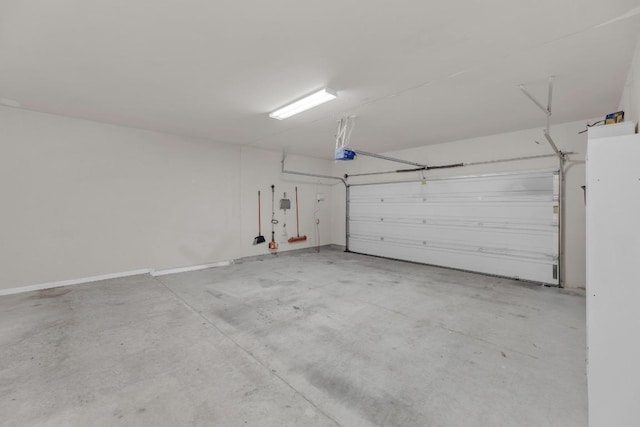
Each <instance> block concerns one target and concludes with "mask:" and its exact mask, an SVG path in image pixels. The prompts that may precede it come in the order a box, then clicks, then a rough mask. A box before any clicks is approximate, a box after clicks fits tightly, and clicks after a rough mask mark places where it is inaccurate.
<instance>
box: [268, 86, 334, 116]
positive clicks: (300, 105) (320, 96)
mask: <svg viewBox="0 0 640 427" xmlns="http://www.w3.org/2000/svg"><path fill="white" fill-rule="evenodd" d="M337 97H338V93H337V92H336V91H335V90H331V89H329V88H324V89H320V90H319V91H317V92H314V93H312V94H311V95H307V96H305V97H304V98H301V99H299V100H297V101H294V102H292V103H290V104H287V105H285V106H284V107H282V108H279V109H277V110H276V111H274V112H272V113H269V117H271V118H273V119H277V120H282V119H286V118H287V117H291V116H293V115H295V114H298V113H302V112H303V111H307V110H309V109H311V108H313V107H317V106H318V105H320V104H324V103H325V102H328V101H332V100H334V99H336V98H337Z"/></svg>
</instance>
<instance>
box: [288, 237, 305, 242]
mask: <svg viewBox="0 0 640 427" xmlns="http://www.w3.org/2000/svg"><path fill="white" fill-rule="evenodd" d="M305 240H307V236H296V237H292V238H290V239H289V243H295V242H304V241H305Z"/></svg>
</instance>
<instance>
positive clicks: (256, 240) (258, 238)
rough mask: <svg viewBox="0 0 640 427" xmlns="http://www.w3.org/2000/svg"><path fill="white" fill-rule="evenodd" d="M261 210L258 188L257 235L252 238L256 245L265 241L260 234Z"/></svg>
mask: <svg viewBox="0 0 640 427" xmlns="http://www.w3.org/2000/svg"><path fill="white" fill-rule="evenodd" d="M260 214H261V212H260V190H258V235H257V236H256V238H255V239H253V244H254V245H258V244H260V243H264V242H265V238H264V236H263V235H262V220H261V219H260V218H261V215H260Z"/></svg>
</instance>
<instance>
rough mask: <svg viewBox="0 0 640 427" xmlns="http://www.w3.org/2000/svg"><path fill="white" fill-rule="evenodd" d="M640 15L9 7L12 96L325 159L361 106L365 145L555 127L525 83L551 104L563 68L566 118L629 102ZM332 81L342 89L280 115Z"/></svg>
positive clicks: (392, 7) (368, 7) (0, 88)
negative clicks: (549, 95)
mask: <svg viewBox="0 0 640 427" xmlns="http://www.w3.org/2000/svg"><path fill="white" fill-rule="evenodd" d="M638 12H640V0H607V1H602V0H597V1H596V0H538V1H524V0H520V1H517V0H516V1H514V0H485V1H479V0H476V1H470V0H465V1H461V0H449V1H446V2H445V1H424V0H423V1H420V0H415V1H409V0H396V1H388V0H352V1H349V0H323V1H300V0H270V1H264V2H263V1H238V0H214V1H210V0H209V1H205V0H182V1H176V0H173V1H172V0H165V1H155V0H154V1H152V0H136V1H131V0H126V1H125V0H102V1H100V0H96V1H86V0H57V1H51V0H31V1H25V0H0V98H5V99H6V101H5V104H10V103H11V102H13V101H15V102H17V103H19V104H20V105H21V106H22V108H26V109H31V110H37V111H45V112H50V113H55V114H61V115H65V116H73V117H80V118H86V119H90V120H96V121H101V122H107V123H114V124H120V125H125V126H132V127H138V128H144V129H153V130H159V131H163V132H169V133H174V134H179V135H189V136H195V137H202V138H207V139H210V140H212V141H218V142H225V143H232V144H246V145H252V146H256V147H262V148H267V149H276V150H282V149H287V150H288V151H290V152H294V153H299V154H306V155H312V156H316V157H324V158H331V157H332V154H333V146H334V134H335V131H336V120H337V119H338V118H339V117H341V116H344V115H351V114H354V115H357V116H358V119H357V125H356V129H355V131H354V133H353V136H352V144H351V145H352V146H353V147H354V148H360V149H363V150H368V151H374V152H382V151H389V150H395V149H400V148H409V147H415V146H419V145H425V144H433V143H439V142H446V141H451V140H456V139H461V138H467V137H471V136H475V135H489V134H495V133H500V132H507V131H512V130H518V129H524V128H531V127H536V126H541V127H542V126H543V125H544V115H543V113H542V112H541V111H540V110H538V109H537V107H536V106H535V105H534V104H533V103H531V101H529V100H528V99H526V98H525V97H524V95H523V94H522V93H521V92H520V90H519V89H518V84H520V83H525V84H526V85H527V86H528V87H529V88H530V90H531V91H532V92H533V93H534V95H535V96H537V97H539V98H540V100H541V101H543V102H546V90H547V86H546V85H547V78H548V76H549V75H552V74H553V75H555V76H557V77H556V80H555V90H554V98H553V110H554V114H553V119H552V123H561V122H567V121H573V120H580V119H585V118H590V117H596V116H602V115H604V114H606V113H608V112H611V111H614V110H615V109H616V108H617V107H618V103H619V101H620V96H621V93H622V88H623V85H624V81H625V78H626V73H627V70H628V68H629V64H630V61H631V55H632V52H633V47H634V45H635V42H636V41H637V40H638V35H639V34H640V14H638ZM626 15H629V16H626ZM625 16H626V17H625ZM619 17H623V19H617V20H616V18H619ZM612 20H613V22H610V23H607V22H608V21H612ZM601 24H605V25H601ZM324 86H328V87H330V88H332V89H335V90H337V91H338V92H339V98H338V99H337V100H336V101H332V102H330V103H328V104H325V105H323V106H321V107H318V108H316V109H314V110H311V111H308V112H306V113H303V114H301V115H299V116H295V117H293V118H290V119H287V120H283V121H277V120H273V119H271V118H269V116H268V113H269V112H270V111H272V110H274V109H275V108H277V107H280V106H282V105H283V104H286V103H287V102H289V101H291V100H294V99H296V98H299V97H300V96H303V95H306V94H307V93H309V92H312V91H314V90H316V89H319V88H321V87H324Z"/></svg>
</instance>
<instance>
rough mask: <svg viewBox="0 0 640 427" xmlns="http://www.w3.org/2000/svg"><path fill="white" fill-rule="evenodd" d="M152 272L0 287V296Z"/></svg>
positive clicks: (140, 271) (145, 271)
mask: <svg viewBox="0 0 640 427" xmlns="http://www.w3.org/2000/svg"><path fill="white" fill-rule="evenodd" d="M151 272H152V270H150V269H148V268H147V269H142V270H132V271H123V272H120V273H111V274H103V275H101V276H91V277H82V278H80V279H69V280H61V281H59V282H49V283H40V284H37V285H28V286H20V287H17V288H9V289H0V296H2V295H13V294H19V293H22V292H32V291H41V290H43V289H51V288H59V287H62V286H71V285H81V284H83V283H90V282H97V281H100V280H108V279H117V278H119V277H127V276H137V275H139V274H149V273H151Z"/></svg>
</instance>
